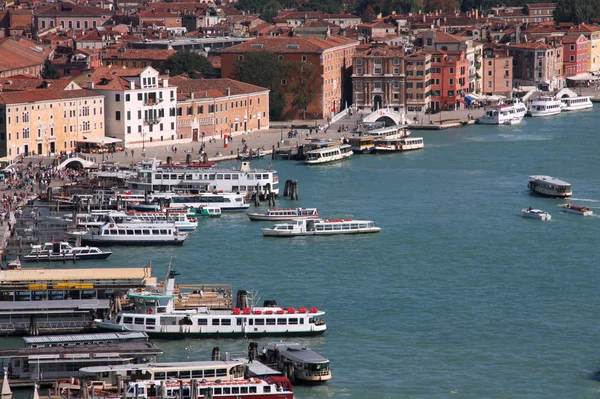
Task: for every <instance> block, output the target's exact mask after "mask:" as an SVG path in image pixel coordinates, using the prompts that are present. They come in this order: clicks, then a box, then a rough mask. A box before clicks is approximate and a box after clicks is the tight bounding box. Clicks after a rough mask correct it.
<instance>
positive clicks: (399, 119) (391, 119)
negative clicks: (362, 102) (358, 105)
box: [362, 108, 404, 126]
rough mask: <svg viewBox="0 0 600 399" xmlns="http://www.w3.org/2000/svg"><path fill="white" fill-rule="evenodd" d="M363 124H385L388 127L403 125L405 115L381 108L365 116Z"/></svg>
mask: <svg viewBox="0 0 600 399" xmlns="http://www.w3.org/2000/svg"><path fill="white" fill-rule="evenodd" d="M362 121H363V122H385V125H386V126H392V125H403V124H404V115H403V114H401V113H400V112H397V111H394V110H392V109H390V108H381V109H378V110H377V111H374V112H372V113H370V114H369V115H367V116H365V117H364V118H363V120H362Z"/></svg>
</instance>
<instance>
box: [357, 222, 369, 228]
mask: <svg viewBox="0 0 600 399" xmlns="http://www.w3.org/2000/svg"><path fill="white" fill-rule="evenodd" d="M367 227H368V226H367V224H366V223H361V224H359V225H358V228H360V229H366V228H367Z"/></svg>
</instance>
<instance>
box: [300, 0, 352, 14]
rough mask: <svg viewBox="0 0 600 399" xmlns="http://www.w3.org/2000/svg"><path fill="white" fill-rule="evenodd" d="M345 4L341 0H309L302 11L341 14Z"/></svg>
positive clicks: (302, 7) (301, 8)
mask: <svg viewBox="0 0 600 399" xmlns="http://www.w3.org/2000/svg"><path fill="white" fill-rule="evenodd" d="M343 7H344V4H343V2H342V1H341V0H308V1H307V2H306V3H304V4H303V5H302V6H301V7H300V11H321V12H323V13H325V14H339V13H340V12H342V9H343Z"/></svg>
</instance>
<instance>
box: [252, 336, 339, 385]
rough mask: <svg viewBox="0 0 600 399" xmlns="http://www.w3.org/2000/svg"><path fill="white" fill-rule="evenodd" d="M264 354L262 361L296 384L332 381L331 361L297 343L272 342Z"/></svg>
mask: <svg viewBox="0 0 600 399" xmlns="http://www.w3.org/2000/svg"><path fill="white" fill-rule="evenodd" d="M264 352H266V353H264ZM264 352H263V357H262V358H261V361H262V362H264V363H265V364H267V365H269V366H271V367H274V368H275V369H276V370H279V371H280V372H281V373H283V375H285V376H286V377H287V378H289V380H290V381H292V382H293V383H294V384H295V383H298V382H302V383H309V384H311V383H312V384H314V383H320V382H325V381H329V380H330V379H331V369H330V368H329V360H328V359H327V358H326V357H324V356H323V355H321V354H319V353H317V352H315V351H314V350H312V349H310V348H307V347H306V346H304V345H301V344H299V343H297V342H271V343H269V345H267V348H266V350H265V351H264ZM290 365H294V367H291V366H290Z"/></svg>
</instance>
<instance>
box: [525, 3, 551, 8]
mask: <svg viewBox="0 0 600 399" xmlns="http://www.w3.org/2000/svg"><path fill="white" fill-rule="evenodd" d="M525 7H528V8H556V3H529V4H526V5H525Z"/></svg>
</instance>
